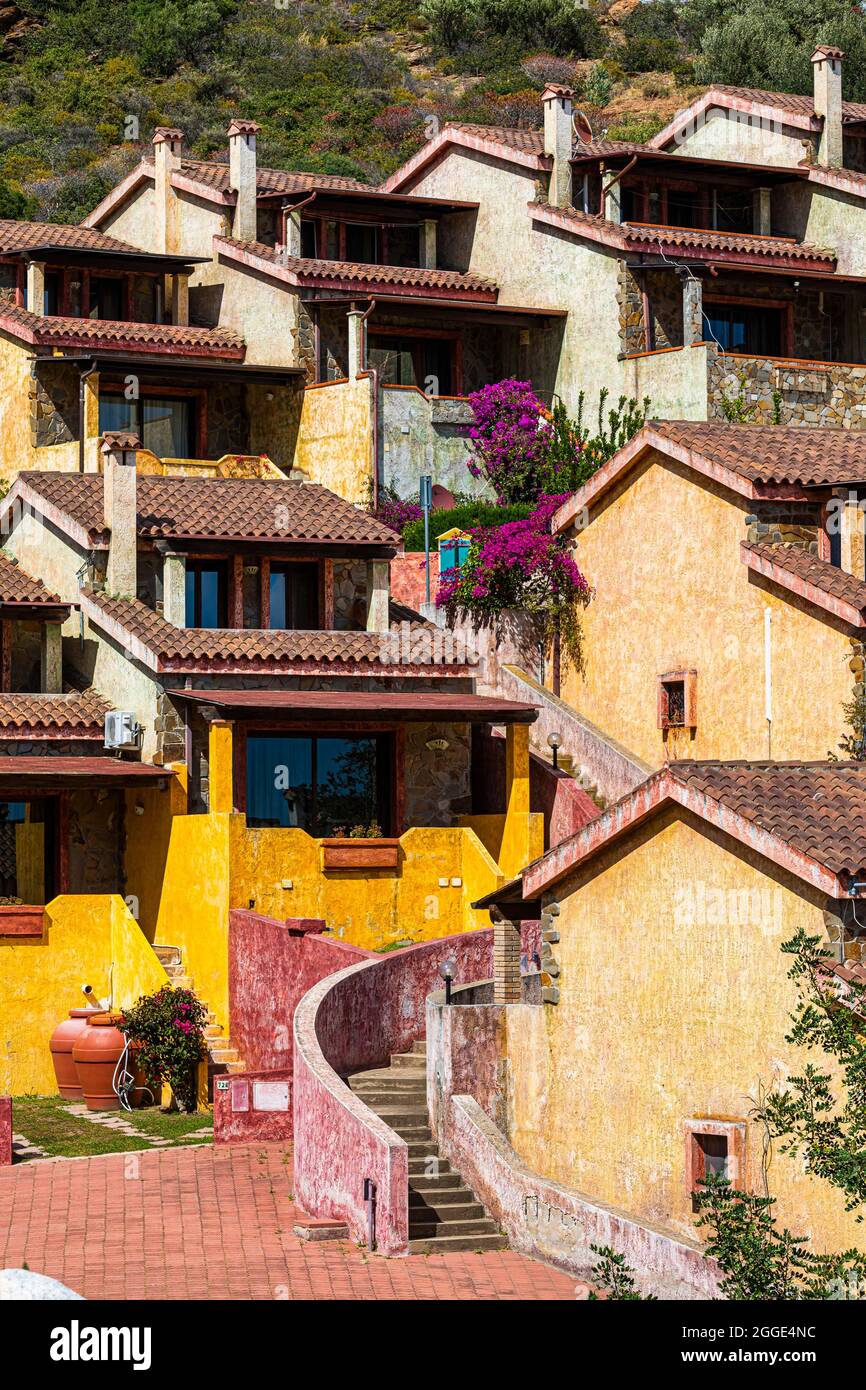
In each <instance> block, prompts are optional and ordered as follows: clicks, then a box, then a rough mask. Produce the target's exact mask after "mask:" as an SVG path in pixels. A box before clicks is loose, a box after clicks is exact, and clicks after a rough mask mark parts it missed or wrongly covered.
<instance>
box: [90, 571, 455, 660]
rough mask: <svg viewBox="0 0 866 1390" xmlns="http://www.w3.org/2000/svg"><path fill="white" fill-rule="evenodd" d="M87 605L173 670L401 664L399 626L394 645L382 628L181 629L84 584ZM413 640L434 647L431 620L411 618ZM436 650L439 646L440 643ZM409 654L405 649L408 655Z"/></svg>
mask: <svg viewBox="0 0 866 1390" xmlns="http://www.w3.org/2000/svg"><path fill="white" fill-rule="evenodd" d="M82 597H83V600H84V606H85V609H89V607H90V606H91V605H92V606H93V608H94V609H95V610H96V611H97V613H98V615H99V617H97V619H96V621H97V622H98V621H99V620H100V617H101V619H102V620H104V621H106V622H107V623H108V624H109V625H112V626H114V627H115V629H117V630H118V631H119V632H122V634H123V636H124V637H125V638H126V639H127V640H128V639H132V641H134V642H136V643H138V644H140V646H141V647H142V648H143V649H144V650H145V651H147V652H148V653H150V654H151V656H152V657H153V658H155V661H156V663H157V665H158V668H159V669H165V670H172V671H193V670H205V671H207V670H216V669H220V668H222V667H225V666H228V667H230V668H232V669H233V670H238V671H241V672H242V671H244V670H247V671H257V672H263V673H273V674H274V675H280V674H287V672H288V671H299V670H300V672H301V673H302V672H303V668H304V667H310V668H317V667H321V666H323V665H324V666H329V667H332V668H334V672H335V674H338V673H339V668H340V667H351V668H357V667H359V666H360V667H364V668H370V669H371V670H375V668H377V667H390V666H393V665H396V664H400V663H401V660H402V658H401V650H400V640H401V639H400V633H399V632H398V631H396V630H395V631H394V633H393V635H392V637H391V640H390V650H389V644H388V639H387V636H386V634H383V633H377V632H344V631H339V632H338V631H334V630H331V629H325V630H321V631H282V630H277V629H261V628H178V627H174V626H173V625H172V624H171V623H168V622H166V620H165V619H164V618H163V617H162V615H161V614H160V613H156V612H154V610H153V609H151V608H148V607H147V606H146V605H145V604H143V603H141V602H140V601H139V600H137V599H123V598H110V597H108V596H107V595H106V594H104V593H101V592H98V591H96V590H93V589H83V590H82ZM408 626H409V636H410V639H411V640H417V641H424V642H425V651H426V650H427V648H429V645H430V644H429V633H430V629H429V624H426V623H420V624H414V623H411V624H409V625H408ZM434 651H435V648H434ZM404 655H405V654H404ZM425 664H435V665H437V666H439V667H440V668H442V667H444V668H446V669H447V668H448V667H449V666H453V665H454V664H457V663H450V662H447V661H446V660H445V659H444V657H443V658H442V659H441V660H437V661H436V662H435V663H431V662H429V661H427V662H425Z"/></svg>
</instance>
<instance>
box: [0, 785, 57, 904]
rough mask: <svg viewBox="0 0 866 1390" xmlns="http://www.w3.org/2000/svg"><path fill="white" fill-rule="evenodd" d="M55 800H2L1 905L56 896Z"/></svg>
mask: <svg viewBox="0 0 866 1390" xmlns="http://www.w3.org/2000/svg"><path fill="white" fill-rule="evenodd" d="M53 866H54V803H53V802H51V801H49V800H47V799H42V800H36V801H0V907H12V906H15V905H17V904H18V903H25V904H33V905H39V906H41V905H42V904H44V903H46V902H50V900H51V898H52V897H53V896H54V891H55V890H54V874H53Z"/></svg>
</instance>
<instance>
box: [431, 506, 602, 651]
mask: <svg viewBox="0 0 866 1390" xmlns="http://www.w3.org/2000/svg"><path fill="white" fill-rule="evenodd" d="M567 497H568V493H563V494H560V495H558V496H547V495H545V496H543V497H541V498H540V499H539V503H538V506H537V507H536V509H535V511H534V512H533V513H532V515H531V516H530V517H528V518H527V519H526V520H525V521H510V522H507V523H506V524H505V525H504V526H496V527H484V528H479V529H478V530H476V531H473V532H472V544H471V546H470V548H469V554H468V556H467V557H466V560H465V561H464V563H463V566H462V568H460V569H452V570H446V571H445V572H444V573H443V574H442V575H441V576H440V581H439V589H438V592H437V594H436V605H437V607H439V608H443V609H444V610H445V612H446V614H447V616H448V620H449V622H451V623H453V622H455V621H457V620H459V619H461V618H462V619H466V618H468V619H470V620H471V621H473V622H475V623H477V625H478V626H479V627H493V626H495V625H496V621H497V619H498V618H499V617H501V615H502V614H503V613H505V612H507V611H509V610H513V609H520V610H522V611H523V612H524V613H526V614H527V615H528V616H529V618H530V619H531V622H532V626H533V629H534V635H535V638H536V640H537V641H538V642H539V643H543V644H545V645H548V644H549V643H551V642H552V641H554V640H555V639H558V640H559V642H560V644H561V649H562V653H563V655H564V656H565V657H566V659H567V660H568V661H570V662H572V664H574V665H575V666H577V667H578V669H579V668H580V667H581V665H582V651H581V622H580V610H581V608H583V607H585V605H586V604H587V603H588V602H589V600H590V598H591V596H592V590H591V589H590V586H589V584H588V583H587V581H586V579H585V578H584V576H583V575H582V574H581V572H580V570H579V569H578V567H577V565H576V564H575V562H574V560H573V559H572V556H571V554H570V552H569V549H568V545H567V542H566V541H565V539H564V538H563V537H561V536H556V535H554V534H553V533H552V529H551V522H552V519H553V514H554V512H555V511H556V510H557V508H558V507H560V506H561V505H562V503H563V502H564V501H565V500H566V499H567Z"/></svg>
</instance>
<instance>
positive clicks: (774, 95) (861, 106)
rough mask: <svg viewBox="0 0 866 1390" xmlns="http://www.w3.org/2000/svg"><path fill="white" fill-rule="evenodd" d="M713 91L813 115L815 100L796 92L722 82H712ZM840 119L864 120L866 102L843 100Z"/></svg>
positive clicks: (763, 104) (844, 120)
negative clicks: (731, 84) (770, 90)
mask: <svg viewBox="0 0 866 1390" xmlns="http://www.w3.org/2000/svg"><path fill="white" fill-rule="evenodd" d="M714 92H720V93H721V94H722V95H723V96H734V97H741V98H742V99H743V100H745V101H754V102H756V103H757V104H758V105H759V106H775V107H777V108H778V109H779V110H780V111H791V112H793V113H794V114H796V115H799V116H814V115H815V102H814V100H813V98H812V96H811V95H810V96H806V95H801V94H800V93H798V92H767V91H764V89H763V88H761V87H732V86H729V85H727V84H726V83H722V82H717V83H714V84H713V86H712V87H711V88H710V93H714ZM842 121H843V123H845V122H849V123H850V122H852V121H866V102H862V101H843V102H842Z"/></svg>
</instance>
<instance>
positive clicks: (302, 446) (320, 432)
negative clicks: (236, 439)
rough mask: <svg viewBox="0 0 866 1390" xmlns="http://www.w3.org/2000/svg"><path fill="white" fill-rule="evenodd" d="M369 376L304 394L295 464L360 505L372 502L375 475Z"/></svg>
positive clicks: (315, 388)
mask: <svg viewBox="0 0 866 1390" xmlns="http://www.w3.org/2000/svg"><path fill="white" fill-rule="evenodd" d="M371 431H372V393H371V382H370V378H369V377H361V378H360V380H358V381H337V382H334V383H333V384H329V385H324V386H314V387H311V388H309V389H308V390H306V391H305V392H304V403H303V406H302V409H301V422H300V427H299V430H298V442H297V448H296V451H295V458H294V466H295V467H296V468H300V469H302V470H303V472H304V473H306V475H307V477H308V478H309V480H310V482H311V483H321V484H322V486H323V487H327V488H330V489H331V491H332V492H336V493H337V495H338V496H339V497H344V498H345V499H346V501H347V502H352V503H355V504H356V505H358V506H365V505H366V504H367V502H368V501H369V498H370V489H371V487H372V481H373V475H372V468H373V453H372V450H373V442H372V433H371Z"/></svg>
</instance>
